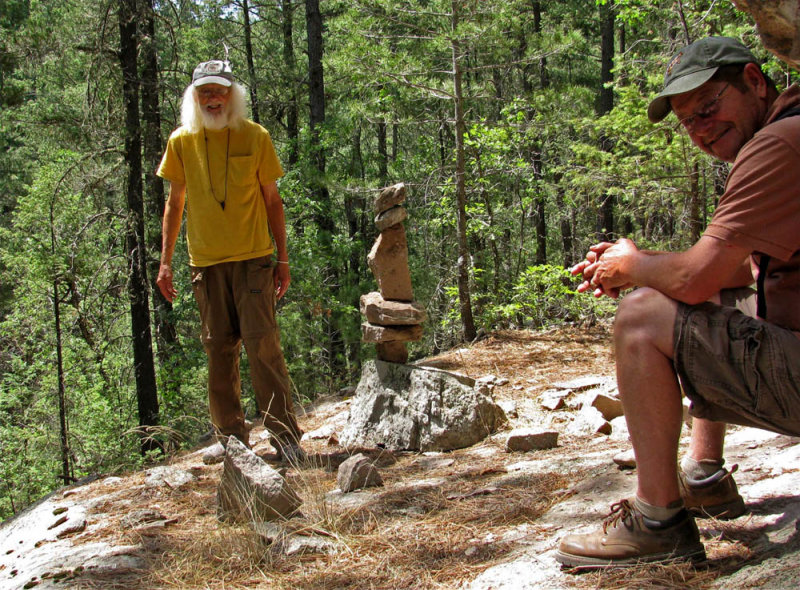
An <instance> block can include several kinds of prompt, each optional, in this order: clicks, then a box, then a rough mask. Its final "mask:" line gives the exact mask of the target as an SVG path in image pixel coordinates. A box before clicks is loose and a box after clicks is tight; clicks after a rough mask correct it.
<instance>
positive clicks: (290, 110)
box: [281, 0, 300, 168]
mask: <svg viewBox="0 0 800 590" xmlns="http://www.w3.org/2000/svg"><path fill="white" fill-rule="evenodd" d="M281 16H282V17H283V20H282V21H281V24H282V27H283V63H284V65H285V66H286V70H287V71H288V77H289V84H290V88H289V104H287V105H286V135H287V138H288V140H289V157H288V158H287V163H288V166H289V167H290V168H291V167H293V166H294V165H295V164H297V161H298V158H299V151H298V150H299V146H300V143H299V142H300V125H299V123H298V119H299V115H298V106H297V63H296V60H295V58H294V39H293V37H292V31H293V26H292V24H293V21H292V19H293V17H294V6H292V0H283V2H281Z"/></svg>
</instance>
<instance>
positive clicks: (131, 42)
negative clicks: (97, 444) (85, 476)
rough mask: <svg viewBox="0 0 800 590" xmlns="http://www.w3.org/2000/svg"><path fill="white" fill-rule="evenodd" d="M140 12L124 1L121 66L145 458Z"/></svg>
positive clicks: (152, 392) (147, 393)
mask: <svg viewBox="0 0 800 590" xmlns="http://www.w3.org/2000/svg"><path fill="white" fill-rule="evenodd" d="M138 12H139V11H138V10H137V1H136V0H120V2H119V32H120V51H119V59H120V65H121V67H122V96H123V100H124V103H125V161H126V162H127V164H128V176H127V180H126V183H125V193H126V196H127V203H128V224H127V229H126V235H125V244H126V250H127V251H126V254H127V257H128V270H129V276H128V297H129V299H130V310H131V332H132V336H133V362H134V374H135V379H136V399H137V402H138V410H139V427H140V429H141V433H140V436H141V437H142V439H141V451H142V454H146V453H147V452H148V451H151V450H155V449H157V448H159V446H158V444H157V443H156V441H155V438H154V437H153V436H152V427H154V426H157V425H158V395H157V391H156V373H155V366H154V364H153V349H152V343H151V332H150V307H149V297H148V289H147V267H146V253H145V237H144V202H143V199H142V138H141V129H140V125H139V74H138V69H137V45H138V34H137V18H138V17H139V14H138Z"/></svg>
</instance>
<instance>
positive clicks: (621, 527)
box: [556, 500, 706, 570]
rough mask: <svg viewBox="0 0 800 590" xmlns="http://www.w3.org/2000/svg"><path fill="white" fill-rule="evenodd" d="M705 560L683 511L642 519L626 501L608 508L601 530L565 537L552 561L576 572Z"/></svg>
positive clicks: (693, 527)
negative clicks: (661, 516)
mask: <svg viewBox="0 0 800 590" xmlns="http://www.w3.org/2000/svg"><path fill="white" fill-rule="evenodd" d="M705 558H706V552H705V549H704V548H703V544H702V543H701V542H700V533H699V532H698V530H697V525H696V524H695V523H694V519H693V518H692V517H691V515H690V514H689V513H688V512H687V511H686V510H685V509H682V510H681V511H680V512H679V513H678V514H676V515H675V516H673V517H672V518H670V519H669V520H666V521H658V520H652V519H650V518H647V517H646V516H644V515H643V514H642V513H641V512H639V511H638V510H636V509H635V508H634V507H633V505H632V503H631V502H630V501H628V500H622V501H620V502H618V503H616V504H613V505H612V506H611V513H610V514H609V515H608V516H607V517H606V520H605V521H604V522H603V530H602V531H597V532H596V533H590V534H587V535H567V536H566V537H564V538H563V539H562V540H561V543H560V544H559V546H558V552H557V553H556V561H558V562H559V563H561V564H562V565H564V566H568V567H571V568H576V569H578V570H588V569H600V568H609V567H621V566H630V565H636V564H639V563H645V562H653V561H658V562H666V561H673V560H684V559H689V560H692V561H703V560H705Z"/></svg>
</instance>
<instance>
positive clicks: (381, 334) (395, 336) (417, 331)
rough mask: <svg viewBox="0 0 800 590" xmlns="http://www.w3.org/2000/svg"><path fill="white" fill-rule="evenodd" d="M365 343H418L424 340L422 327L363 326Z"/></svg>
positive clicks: (367, 324) (365, 324) (362, 332)
mask: <svg viewBox="0 0 800 590" xmlns="http://www.w3.org/2000/svg"><path fill="white" fill-rule="evenodd" d="M361 339H362V340H363V341H364V342H416V341H417V340H421V339H422V326H378V325H375V324H370V323H369V322H364V323H363V324H361Z"/></svg>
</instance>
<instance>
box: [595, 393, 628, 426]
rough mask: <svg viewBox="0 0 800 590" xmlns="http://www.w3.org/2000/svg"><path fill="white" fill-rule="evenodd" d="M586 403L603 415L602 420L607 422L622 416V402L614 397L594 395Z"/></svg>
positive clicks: (600, 394)
mask: <svg viewBox="0 0 800 590" xmlns="http://www.w3.org/2000/svg"><path fill="white" fill-rule="evenodd" d="M587 403H588V405H590V406H592V407H593V408H596V409H597V410H598V411H599V412H600V413H601V414H602V415H603V418H605V419H606V420H608V421H611V420H613V419H614V418H618V417H620V416H622V415H623V411H622V402H621V401H620V400H619V399H617V398H616V397H611V396H610V395H605V394H602V393H596V394H593V395H592V396H591V399H590V400H588V402H587Z"/></svg>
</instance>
